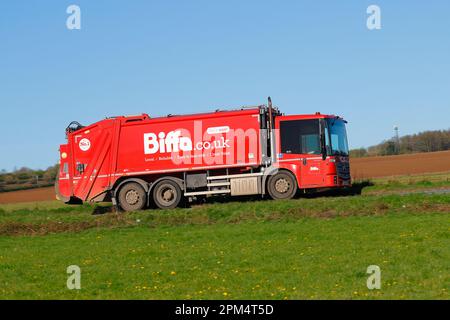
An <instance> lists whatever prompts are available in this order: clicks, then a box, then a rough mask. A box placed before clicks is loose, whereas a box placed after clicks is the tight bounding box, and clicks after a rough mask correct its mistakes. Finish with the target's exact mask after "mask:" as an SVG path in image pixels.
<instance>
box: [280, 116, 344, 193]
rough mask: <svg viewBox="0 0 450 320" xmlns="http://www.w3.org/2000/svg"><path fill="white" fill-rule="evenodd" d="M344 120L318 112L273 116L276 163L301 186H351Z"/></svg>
mask: <svg viewBox="0 0 450 320" xmlns="http://www.w3.org/2000/svg"><path fill="white" fill-rule="evenodd" d="M346 123H347V122H346V121H345V120H344V119H342V118H340V117H338V116H334V115H322V114H320V113H316V114H312V115H293V116H278V117H276V118H275V132H276V141H277V143H276V163H277V166H278V167H279V168H284V169H287V170H289V171H292V172H294V173H295V176H296V177H297V184H298V187H299V188H300V189H328V188H334V187H347V186H350V185H351V178H350V165H349V148H348V141H347V132H346Z"/></svg>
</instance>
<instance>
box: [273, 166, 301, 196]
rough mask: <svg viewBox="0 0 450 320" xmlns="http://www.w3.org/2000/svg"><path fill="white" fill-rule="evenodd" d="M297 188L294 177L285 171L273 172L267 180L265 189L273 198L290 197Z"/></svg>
mask: <svg viewBox="0 0 450 320" xmlns="http://www.w3.org/2000/svg"><path fill="white" fill-rule="evenodd" d="M297 188H298V187H297V181H296V180H295V177H294V176H293V175H292V174H291V173H289V172H286V171H284V172H283V171H281V172H278V173H276V174H274V175H273V176H271V177H270V178H269V181H268V182H267V191H268V193H269V195H270V197H271V198H272V199H274V200H282V199H292V198H293V197H294V196H295V194H296V193H297Z"/></svg>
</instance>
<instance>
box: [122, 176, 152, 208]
mask: <svg viewBox="0 0 450 320" xmlns="http://www.w3.org/2000/svg"><path fill="white" fill-rule="evenodd" d="M119 204H120V207H121V208H122V209H123V210H125V211H138V210H142V209H144V208H145V205H146V204H147V194H146V192H145V190H144V188H143V187H142V186H141V185H140V184H139V183H136V182H130V183H127V184H125V185H124V186H123V187H122V188H121V189H120V191H119Z"/></svg>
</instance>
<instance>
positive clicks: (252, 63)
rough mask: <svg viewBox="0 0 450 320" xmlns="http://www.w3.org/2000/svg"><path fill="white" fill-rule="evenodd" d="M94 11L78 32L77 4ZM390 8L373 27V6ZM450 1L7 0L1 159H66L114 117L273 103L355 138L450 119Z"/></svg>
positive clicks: (3, 8)
mask: <svg viewBox="0 0 450 320" xmlns="http://www.w3.org/2000/svg"><path fill="white" fill-rule="evenodd" d="M70 4H76V5H79V6H80V8H81V30H68V29H67V28H66V19H67V17H68V14H67V13H66V8H67V7H68V6H69V5H70ZM370 4H377V5H379V6H380V7H381V10H382V29H381V30H379V31H369V30H368V29H367V27H366V19H367V16H368V15H367V13H366V9H367V7H368V6H369V5H370ZM449 14H450V2H449V1H444V0H442V1H436V0H435V1H410V0H408V1H406V0H398V1H380V0H373V1H364V0H361V1H356V0H354V1H318V0H315V1H300V0H295V1H263V0H258V1H242V0H241V1H235V0H227V1H194V0H192V1H136V0H133V1H99V0H96V1H92V0H90V1H85V0H73V1H61V0H58V1H22V0H18V1H12V0H10V1H2V2H1V3H0V41H1V42H0V108H1V109H0V110H1V118H2V122H1V124H0V134H1V137H2V143H1V144H0V155H1V156H0V169H7V170H12V169H13V168H14V167H21V166H28V167H32V168H45V167H47V166H50V165H52V164H54V163H56V161H57V159H58V153H57V151H58V146H59V144H60V143H64V141H65V137H64V129H65V127H66V126H67V124H68V123H69V122H70V121H72V120H78V121H79V122H81V123H83V124H90V123H92V122H95V121H97V120H100V119H103V118H104V117H107V116H113V115H122V114H138V113H144V112H145V113H148V114H150V115H151V116H152V115H153V116H157V115H165V114H168V113H187V112H200V111H208V110H213V109H216V108H219V107H220V108H233V107H239V106H242V105H255V104H263V103H265V102H266V97H267V96H268V95H270V96H272V99H273V101H274V104H275V105H277V106H279V107H280V108H281V110H282V111H283V112H285V113H287V114H300V113H311V112H315V111H321V112H322V113H333V114H339V115H342V116H344V117H345V118H346V119H347V120H349V127H348V131H349V140H350V145H351V147H353V148H355V147H361V146H369V145H372V144H376V143H378V142H380V141H381V140H383V139H387V138H389V137H390V136H391V135H392V134H393V126H394V125H398V126H399V127H400V133H401V134H402V135H403V134H409V133H415V132H419V131H423V130H428V129H448V128H450V123H449V119H450V117H449V115H448V113H449V110H450V59H449V58H450V41H449V40H450V39H449V36H450V20H449V19H448V16H449Z"/></svg>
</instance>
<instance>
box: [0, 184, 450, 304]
mask: <svg viewBox="0 0 450 320" xmlns="http://www.w3.org/2000/svg"><path fill="white" fill-rule="evenodd" d="M423 181H425V180H418V181H415V182H411V181H408V180H404V181H397V182H396V183H392V182H386V181H380V182H375V184H374V185H372V186H369V187H367V188H365V189H364V190H363V195H361V196H327V197H314V198H301V199H296V200H290V201H243V202H227V203H210V204H205V205H202V206H194V207H192V208H186V209H176V210H171V211H160V210H150V211H145V212H138V213H121V214H116V213H104V212H107V211H108V210H109V208H108V207H100V206H97V207H95V208H94V207H92V206H88V205H84V206H81V207H77V206H75V207H71V206H63V205H61V204H59V203H56V202H49V203H39V204H25V205H23V204H22V205H5V206H1V207H0V298H1V299H449V298H450V294H449V291H450V215H449V213H450V194H445V193H443V194H430V193H423V192H417V191H420V190H422V191H423V190H435V189H441V188H444V187H445V184H446V181H445V180H440V181H430V182H429V183H428V182H427V183H424V182H423ZM402 185H403V187H402ZM402 190H409V191H414V192H413V193H411V194H403V191H402ZM93 212H96V213H104V214H96V215H93V214H92V213H93ZM69 265H78V266H79V267H80V268H81V287H82V289H81V290H68V289H67V288H66V280H67V277H68V275H67V273H66V268H67V267H68V266H69ZM369 265H378V266H379V267H380V268H381V285H382V287H381V289H380V290H369V289H368V288H367V286H366V280H367V277H368V276H369V275H368V274H367V273H366V270H367V267H368V266H369Z"/></svg>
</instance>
